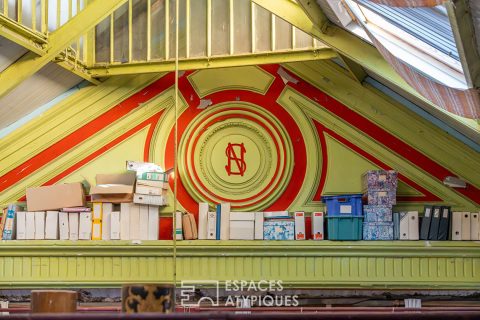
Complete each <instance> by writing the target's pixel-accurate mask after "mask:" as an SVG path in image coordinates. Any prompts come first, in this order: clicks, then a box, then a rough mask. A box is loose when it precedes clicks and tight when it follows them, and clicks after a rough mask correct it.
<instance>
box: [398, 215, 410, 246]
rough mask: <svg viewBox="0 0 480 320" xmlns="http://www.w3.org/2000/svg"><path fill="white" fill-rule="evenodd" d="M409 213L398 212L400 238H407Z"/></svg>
mask: <svg viewBox="0 0 480 320" xmlns="http://www.w3.org/2000/svg"><path fill="white" fill-rule="evenodd" d="M408 220H409V214H408V212H400V240H408V232H409V221H408Z"/></svg>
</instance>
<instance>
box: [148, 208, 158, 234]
mask: <svg viewBox="0 0 480 320" xmlns="http://www.w3.org/2000/svg"><path fill="white" fill-rule="evenodd" d="M159 222H160V217H159V216H158V206H148V240H158V232H159V229H160V226H159Z"/></svg>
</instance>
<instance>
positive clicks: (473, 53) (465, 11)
mask: <svg viewBox="0 0 480 320" xmlns="http://www.w3.org/2000/svg"><path fill="white" fill-rule="evenodd" d="M445 7H446V8H447V12H448V18H449V19H450V25H451V26H452V31H453V35H454V38H455V42H456V44H457V50H458V54H459V55H460V61H461V63H462V67H463V73H464V74H465V79H466V80H467V84H468V86H469V87H470V88H475V87H476V88H480V55H479V52H478V50H477V44H476V41H475V31H474V26H473V19H472V14H471V9H470V7H469V4H468V3H467V1H466V0H457V1H455V2H453V1H447V2H446V3H445Z"/></svg>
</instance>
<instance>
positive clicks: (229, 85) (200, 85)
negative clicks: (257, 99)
mask: <svg viewBox="0 0 480 320" xmlns="http://www.w3.org/2000/svg"><path fill="white" fill-rule="evenodd" d="M188 80H189V81H190V83H191V84H192V86H193V89H195V92H197V94H198V96H199V97H200V98H203V97H205V96H206V95H209V94H212V93H215V92H218V91H222V90H231V89H233V90H236V89H242V90H245V89H247V90H251V91H253V92H258V93H262V94H265V92H267V90H268V88H270V85H271V84H272V82H273V80H274V78H273V76H272V75H270V74H269V73H267V72H266V71H264V70H263V69H260V68H257V67H255V66H244V67H234V68H222V69H207V70H201V71H196V72H194V73H192V74H191V75H189V76H188Z"/></svg>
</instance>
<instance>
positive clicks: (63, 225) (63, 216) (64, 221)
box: [58, 212, 70, 240]
mask: <svg viewBox="0 0 480 320" xmlns="http://www.w3.org/2000/svg"><path fill="white" fill-rule="evenodd" d="M58 229H59V231H60V240H68V239H69V237H70V234H69V233H70V232H69V230H68V229H69V225H68V212H59V213H58Z"/></svg>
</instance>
